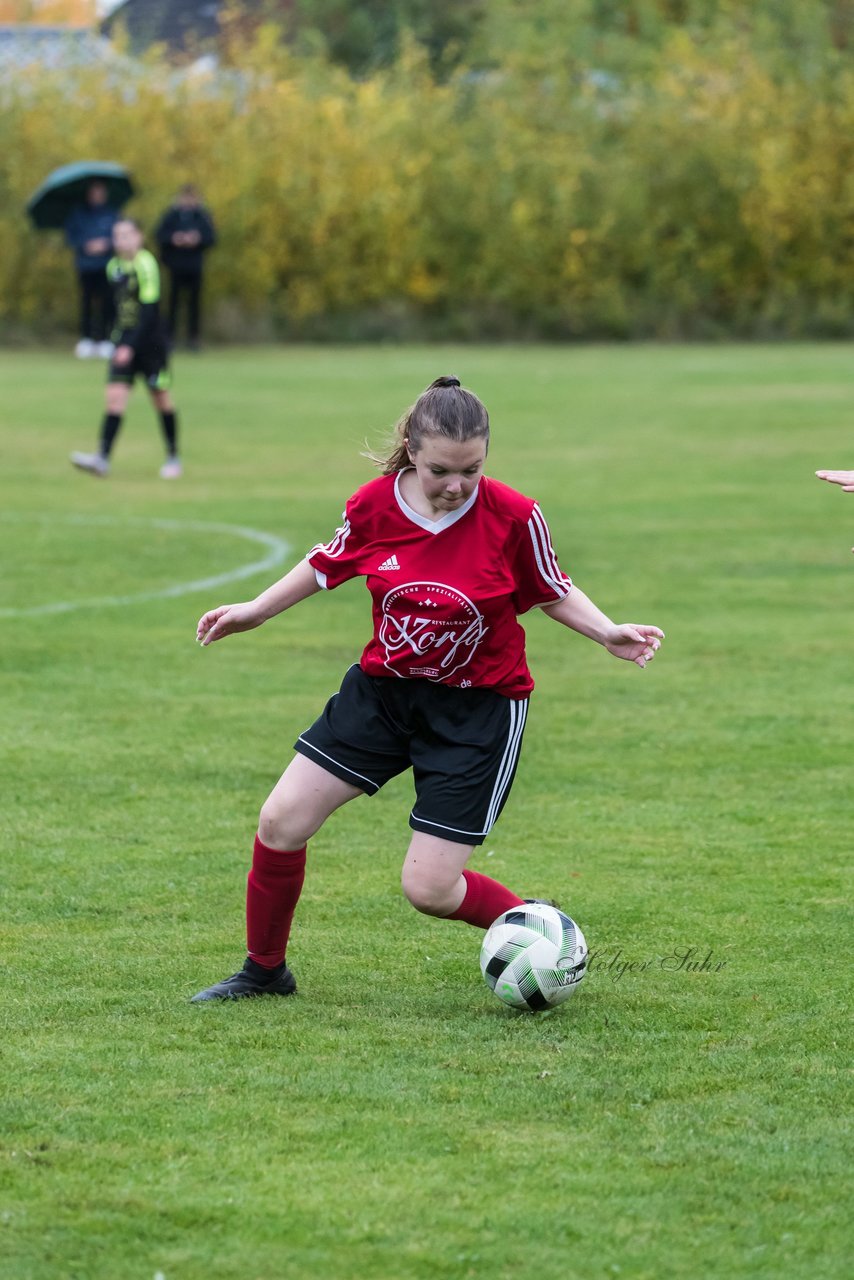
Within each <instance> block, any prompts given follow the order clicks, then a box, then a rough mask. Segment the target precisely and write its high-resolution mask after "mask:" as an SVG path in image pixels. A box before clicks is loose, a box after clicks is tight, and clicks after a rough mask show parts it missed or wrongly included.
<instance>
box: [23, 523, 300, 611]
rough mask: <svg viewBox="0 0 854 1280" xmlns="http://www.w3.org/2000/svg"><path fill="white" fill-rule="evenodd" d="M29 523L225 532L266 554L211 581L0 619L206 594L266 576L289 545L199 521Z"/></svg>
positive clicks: (57, 604) (42, 607) (65, 603)
mask: <svg viewBox="0 0 854 1280" xmlns="http://www.w3.org/2000/svg"><path fill="white" fill-rule="evenodd" d="M27 519H28V518H27V517H26V516H23V517H22V516H17V517H16V516H13V515H3V516H0V520H3V521H5V522H11V521H15V523H19V522H23V521H24V520H27ZM28 523H34V524H46V525H57V524H68V525H75V524H77V525H84V524H88V525H93V524H94V525H98V524H103V525H114V526H117V527H120V528H121V527H123V528H128V527H133V526H137V527H144V528H149V529H169V530H175V531H181V532H186V531H188V530H189V531H191V532H193V533H224V534H226V535H230V536H231V537H234V538H243V539H244V540H245V541H246V542H255V543H258V544H259V545H260V546H262V547H266V548H267V555H266V556H264V558H263V559H262V560H253V561H252V563H251V564H244V565H240V566H239V567H238V568H236V569H229V570H228V571H227V572H226V573H217V574H214V576H213V577H210V578H194V579H192V581H190V582H175V583H173V584H172V585H171V586H169V587H161V588H160V589H159V590H157V591H138V592H135V593H134V594H132V595H125V596H93V597H91V598H89V599H85V600H55V601H53V602H52V603H50V604H39V605H32V606H30V607H28V608H26V607H25V608H0V618H35V617H39V616H42V615H46V614H54V613H72V612H74V611H75V610H77V609H101V608H111V607H113V606H116V605H127V604H138V603H139V602H140V601H143V600H166V599H171V598H173V597H175V596H186V595H190V594H191V593H192V592H194V591H209V590H212V589H213V588H214V587H222V586H224V585H225V584H226V583H227V582H238V581H239V580H240V579H241V578H251V577H252V576H253V575H254V574H256V573H265V572H267V571H268V570H270V569H275V568H277V567H278V566H279V565H280V564H281V563H282V562H283V560H284V559H285V557H286V556H287V555H288V552H289V551H290V549H291V548H290V546H289V544H288V543H287V542H285V541H284V539H283V538H277V537H276V536H275V534H272V533H264V532H262V531H261V530H260V529H249V528H247V527H246V526H245V525H239V524H209V523H207V522H205V521H200V520H158V519H153V518H152V519H146V518H145V517H139V518H133V517H129V518H128V519H118V518H115V519H114V518H113V517H111V516H68V517H66V518H65V519H62V518H59V519H57V518H55V517H39V516H33V517H30V518H29V520H28Z"/></svg>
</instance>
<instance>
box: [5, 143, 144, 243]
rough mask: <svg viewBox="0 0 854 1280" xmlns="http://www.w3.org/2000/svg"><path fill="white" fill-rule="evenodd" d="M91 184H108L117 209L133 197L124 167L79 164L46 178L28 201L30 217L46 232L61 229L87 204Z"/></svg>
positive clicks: (104, 163)
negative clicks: (68, 218) (80, 207)
mask: <svg viewBox="0 0 854 1280" xmlns="http://www.w3.org/2000/svg"><path fill="white" fill-rule="evenodd" d="M90 182H103V183H104V185H105V186H106V188H107V192H108V196H107V201H108V203H109V204H111V205H112V206H113V208H114V209H120V208H121V207H122V205H123V204H125V203H126V202H127V201H128V200H129V199H130V197H131V196H132V195H133V183H132V182H131V180H130V175H129V174H128V171H127V169H125V168H123V167H122V165H120V164H110V163H109V162H108V161H102V160H79V161H77V162H76V163H75V164H64V165H62V167H61V168H59V169H54V171H53V173H51V174H49V175H48V177H47V178H45V180H44V182H43V183H42V184H41V186H40V187H39V189H38V191H35V192H34V193H33V194H32V195H31V196H30V198H29V200H28V201H27V213H28V214H29V215H30V217H31V218H32V220H33V222H34V223H35V225H36V226H37V227H39V228H41V229H42V230H44V229H45V228H48V227H55V228H60V229H61V228H62V227H64V226H65V220H66V218H67V217H68V215H69V213H70V212H71V210H72V209H73V208H74V207H75V205H78V204H85V202H86V191H87V189H88V187H89V184H90Z"/></svg>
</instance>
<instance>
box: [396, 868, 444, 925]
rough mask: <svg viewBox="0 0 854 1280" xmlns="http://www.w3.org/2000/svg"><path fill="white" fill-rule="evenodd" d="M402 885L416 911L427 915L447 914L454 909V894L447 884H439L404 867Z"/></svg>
mask: <svg viewBox="0 0 854 1280" xmlns="http://www.w3.org/2000/svg"><path fill="white" fill-rule="evenodd" d="M400 882H401V887H402V889H403V892H404V894H405V895H406V897H407V899H408V900H409V902H410V903H411V904H412V906H413V907H414V908H415V910H416V911H420V912H421V914H422V915H425V916H446V915H449V914H450V912H451V911H453V909H454V902H453V895H452V893H451V892H450V890H449V887H448V886H447V885H443V884H439V883H437V882H436V881H435V880H431V879H428V878H427V877H425V876H423V875H420V874H419V873H418V872H417V871H413V870H412V869H411V868H409V867H404V869H403V874H402V875H401V878H400Z"/></svg>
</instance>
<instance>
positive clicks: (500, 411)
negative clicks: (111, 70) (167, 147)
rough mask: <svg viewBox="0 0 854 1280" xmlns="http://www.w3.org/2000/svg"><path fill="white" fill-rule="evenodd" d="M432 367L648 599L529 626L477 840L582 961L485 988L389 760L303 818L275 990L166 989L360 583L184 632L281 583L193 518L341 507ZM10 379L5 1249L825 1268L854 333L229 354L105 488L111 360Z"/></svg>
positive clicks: (113, 1273)
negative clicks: (454, 376)
mask: <svg viewBox="0 0 854 1280" xmlns="http://www.w3.org/2000/svg"><path fill="white" fill-rule="evenodd" d="M444 372H456V373H458V374H459V375H460V376H461V377H462V379H463V381H464V383H465V384H466V385H469V386H471V387H473V388H474V389H475V390H477V391H478V392H479V393H480V394H481V395H482V397H483V398H484V400H485V401H486V403H487V405H488V406H489V408H490V411H491V415H492V420H493V447H492V451H491V455H490V466H489V470H490V471H491V473H492V474H494V475H496V476H498V477H499V478H501V479H503V480H506V481H508V482H509V483H511V484H513V485H515V486H516V487H517V488H520V489H522V490H523V491H525V492H527V493H530V494H532V495H533V496H535V497H537V498H538V499H539V500H540V502H541V503H542V506H543V508H544V510H545V512H546V514H547V516H548V518H549V520H550V523H551V527H552V532H553V534H554V538H555V542H556V546H557V548H558V550H559V554H560V556H561V559H562V561H563V563H564V566H565V567H566V568H567V569H568V570H569V571H570V572H571V573H572V574H573V576H574V577H575V579H576V580H577V582H578V583H579V585H581V586H582V587H583V588H584V589H585V590H586V591H587V592H588V594H590V595H591V596H592V597H593V599H594V600H595V601H596V602H597V603H598V604H600V605H601V607H603V608H604V609H605V610H606V611H608V612H609V613H611V615H612V616H613V617H615V618H617V619H618V620H633V621H640V622H653V623H656V624H658V625H660V626H662V627H663V628H664V630H665V631H666V633H667V641H666V645H665V647H664V650H663V651H662V653H661V655H659V657H658V659H657V660H656V662H655V663H654V664H653V665H652V667H651V668H650V669H649V670H648V671H643V672H642V671H640V670H639V669H637V668H635V667H630V666H629V665H628V664H625V663H619V662H616V661H614V660H613V659H612V658H610V657H609V656H608V655H607V654H606V653H605V652H604V651H603V650H601V649H599V648H598V647H597V646H595V645H593V644H591V643H590V642H589V641H585V640H583V639H581V638H580V637H577V636H574V635H571V634H569V633H567V632H566V631H564V630H563V629H562V628H558V627H556V626H555V625H554V624H552V623H551V622H549V621H548V620H547V619H546V618H544V617H543V616H541V615H536V616H533V617H531V618H530V619H529V623H528V628H527V629H528V636H529V658H530V661H531V665H532V668H533V670H534V675H535V678H536V679H537V682H538V687H537V691H536V693H535V695H534V699H533V701H532V706H531V714H530V717H529V720H528V731H527V741H526V745H525V751H524V753H523V758H522V764H521V766H520V770H519V774H518V777H517V780H516V784H515V788H514V793H513V796H512V798H511V801H510V803H509V805H508V807H507V809H506V810H505V814H504V816H503V817H502V819H501V821H500V823H499V825H498V826H497V827H496V829H495V831H494V833H493V836H492V837H491V838H490V840H489V842H488V843H487V844H486V845H484V847H483V849H482V850H480V851H479V852H478V853H476V854H475V857H474V860H473V865H474V866H475V867H476V868H479V869H481V870H484V871H486V872H488V873H490V874H493V875H496V876H497V877H499V878H501V879H504V880H506V881H507V882H508V883H509V884H510V885H511V887H513V888H514V889H516V890H517V891H518V892H519V893H521V894H522V895H523V896H530V897H533V896H548V897H551V896H554V897H556V898H558V899H559V900H560V901H561V903H562V904H563V905H564V906H565V907H566V909H568V910H570V911H571V913H572V914H573V915H574V916H576V918H577V919H578V920H579V922H580V923H581V925H582V927H583V929H584V930H585V932H586V935H587V938H588V941H589V943H590V945H591V948H592V950H593V952H594V960H593V964H592V966H591V972H590V975H589V978H588V979H587V981H586V982H585V984H584V986H583V988H582V990H581V991H580V992H579V993H578V995H577V996H576V997H575V998H574V999H573V1000H571V1001H570V1002H569V1003H568V1004H567V1005H565V1006H564V1007H563V1008H562V1009H560V1010H558V1011H556V1012H554V1013H552V1014H549V1015H546V1016H539V1017H529V1016H519V1015H514V1014H512V1013H510V1012H509V1011H507V1010H505V1009H504V1008H503V1007H502V1006H501V1005H500V1004H499V1003H498V1001H497V1000H495V998H494V997H493V996H492V995H491V994H490V993H489V992H488V991H487V989H486V987H485V986H484V985H483V984H482V982H481V978H480V974H479V971H478V966H477V955H478V948H479V937H480V935H479V934H478V933H476V932H475V931H474V930H471V929H468V928H467V927H466V926H463V925H459V924H449V923H442V922H439V921H433V920H428V919H426V918H425V917H421V916H418V915H417V914H416V913H415V912H414V911H412V910H411V909H410V908H409V907H408V906H407V905H406V903H405V902H404V900H403V899H402V897H401V894H400V891H399V887H398V875H399V867H400V863H401V860H402V854H403V851H404V849H405V846H406V843H407V839H408V827H407V815H408V812H409V805H410V784H409V782H408V779H400V780H398V781H397V782H395V783H394V784H393V785H391V786H390V787H389V788H387V789H386V790H385V791H384V792H383V793H381V795H380V796H378V797H376V798H375V799H372V800H370V801H369V800H365V799H361V800H358V801H356V802H355V803H354V804H353V805H351V806H349V808H347V809H346V810H344V811H342V812H341V813H339V814H337V815H336V816H335V817H334V818H333V820H332V821H331V822H330V823H329V824H328V826H327V827H326V828H325V829H324V831H323V832H322V833H321V834H320V835H319V836H318V837H317V839H316V840H315V841H314V843H313V845H312V847H311V849H310V851H309V859H310V865H309V876H308V878H307V881H306V890H305V894H304V897H303V900H302V903H301V905H300V910H299V913H298V917H297V923H296V926H295V931H294V936H293V938H292V944H291V948H290V952H289V958H290V961H291V963H292V965H293V968H294V970H295V972H296V975H297V978H298V980H299V983H300V995H299V996H298V997H297V998H296V999H293V1000H286V1001H285V1000H282V1001H274V1000H263V1001H246V1002H242V1003H240V1004H235V1005H231V1006H216V1007H198V1006H192V1005H190V1004H189V1003H188V997H189V996H190V995H191V994H192V993H193V992H194V991H196V990H198V989H199V988H200V987H202V986H206V985H208V984H209V983H210V982H213V981H215V980H217V979H219V978H221V977H224V976H226V975H227V974H229V973H231V972H233V970H234V969H235V968H237V967H238V966H239V964H240V962H241V961H242V957H243V954H244V953H243V920H242V911H243V892H244V883H245V874H246V871H247V869H248V864H249V857H250V849H251V840H252V835H253V832H254V823H255V818H256V816H257V810H258V807H259V805H260V803H261V801H262V800H263V799H264V797H265V795H266V794H267V791H268V790H269V788H270V786H271V784H272V783H273V781H274V780H275V778H276V777H277V776H278V774H279V772H280V771H281V769H282V768H283V767H284V765H285V764H286V763H287V761H288V759H289V757H290V752H291V744H292V742H293V739H294V738H295V736H296V734H297V733H298V732H299V731H300V730H301V729H302V728H304V727H305V725H306V724H307V723H309V722H310V720H311V719H312V718H313V717H314V715H315V714H316V713H317V711H318V709H319V708H320V706H321V705H322V702H323V700H324V699H325V698H326V697H327V696H328V694H329V693H330V692H331V691H332V690H333V689H334V688H336V687H337V684H338V682H339V679H340V676H341V674H342V672H343V670H344V668H345V667H346V665H348V664H349V663H350V662H351V661H353V660H354V658H355V657H356V656H357V655H358V653H359V651H360V649H361V646H362V644H363V643H364V640H365V639H366V638H367V628H368V616H369V614H368V602H367V598H366V596H365V593H364V588H363V587H361V586H360V585H358V584H349V585H348V586H347V587H345V588H342V589H341V590H340V591H338V592H336V593H334V594H331V595H329V596H322V597H315V598H314V599H312V600H310V601H308V602H306V603H305V604H303V605H302V606H301V607H300V608H299V609H298V610H295V611H294V612H293V613H292V614H288V615H286V616H284V617H282V618H279V619H277V620H276V621H274V622H273V623H271V624H269V625H268V626H267V627H265V628H264V629H263V630H261V631H259V632H256V633H254V634H252V635H249V636H242V637H236V638H234V639H232V640H229V641H227V642H226V643H224V644H222V645H217V646H214V648H212V649H210V650H204V651H202V650H200V649H199V648H198V647H197V646H196V645H195V644H194V642H193V636H194V627H195V622H196V619H197V618H198V616H199V614H200V613H201V612H202V611H203V610H204V609H206V608H209V607H212V606H213V605H215V604H218V603H221V602H223V601H227V600H230V599H242V598H247V597H248V596H251V595H253V594H255V593H256V592H257V591H259V590H261V589H262V588H263V586H265V585H266V584H267V583H268V582H269V581H270V580H272V579H273V578H275V577H277V576H278V575H279V572H280V570H279V569H278V568H275V569H270V568H268V569H267V570H264V571H261V572H259V573H258V574H256V575H255V576H253V577H251V578H249V579H247V580H246V581H243V582H241V581H237V582H235V583H234V584H231V585H226V586H221V587H220V586H216V587H211V588H208V589H197V590H194V589H186V590H185V591H184V592H183V593H182V594H173V595H171V596H170V595H163V594H162V593H163V592H164V591H167V590H169V589H170V588H173V587H175V586H176V584H192V583H193V582H198V581H199V580H201V579H206V578H211V577H215V576H216V575H218V574H222V573H225V572H227V571H230V570H235V571H236V570H239V569H240V567H241V566H243V565H246V564H251V563H252V562H255V561H258V560H263V559H264V558H266V557H268V556H273V555H274V554H275V546H276V544H275V541H273V542H272V543H268V544H267V545H259V544H257V543H256V542H252V541H249V540H247V535H246V534H245V533H244V534H240V533H235V532H234V530H233V529H224V528H223V527H222V526H239V527H240V528H241V529H242V530H244V531H245V530H255V531H258V532H260V533H263V534H266V535H268V536H272V537H273V539H282V540H284V541H285V542H286V543H287V544H288V546H289V547H290V548H291V549H292V550H291V552H290V554H289V556H288V557H286V559H285V561H284V562H283V564H284V565H289V564H290V563H291V562H292V561H294V560H296V559H297V558H298V557H299V556H300V555H302V554H303V553H304V551H305V550H306V549H307V548H308V547H309V546H311V545H312V544H313V543H314V542H316V541H318V540H320V539H324V540H325V539H326V538H328V537H329V536H330V535H331V533H332V531H333V529H334V528H335V526H336V524H337V522H338V519H339V516H340V512H341V509H342V506H343V502H344V499H345V498H346V497H347V496H348V494H349V493H350V492H351V491H352V490H353V489H354V488H355V487H356V486H357V485H358V484H359V483H361V482H362V481H363V480H365V479H367V478H369V476H370V474H371V472H370V470H369V468H368V466H367V464H366V463H365V462H364V460H363V459H361V458H360V457H359V450H360V448H362V447H363V441H364V438H365V436H366V435H368V436H370V438H371V440H372V442H373V443H377V441H378V440H379V439H380V438H381V437H382V434H383V431H384V429H385V428H386V427H388V426H389V425H390V424H391V423H392V422H393V421H394V419H395V418H396V416H397V414H398V412H399V411H400V410H401V409H402V408H403V407H404V406H405V405H406V404H407V403H409V402H410V401H411V400H412V399H414V398H415V395H416V394H417V393H418V391H420V389H421V388H422V387H423V386H425V385H426V384H427V383H428V382H429V381H430V380H431V379H432V378H433V377H435V376H436V375H438V374H439V373H444ZM0 374H2V379H3V386H4V397H3V404H2V409H0V415H2V422H3V430H2V438H3V459H4V463H3V468H2V474H0V493H1V494H2V502H0V540H2V575H3V583H2V592H0V613H1V614H2V619H3V644H2V648H0V663H2V670H3V716H2V723H1V724H0V736H1V741H2V756H0V771H2V773H1V774H0V776H2V779H3V784H2V793H3V804H2V810H3V814H2V822H3V848H2V868H3V874H2V884H0V893H2V926H0V927H2V934H3V963H4V976H3V984H2V1038H0V1090H2V1114H1V1115H0V1259H2V1263H0V1272H2V1275H3V1277H4V1280H154V1277H155V1276H159V1277H163V1278H165V1280H308V1278H309V1277H311V1278H312V1280H315V1278H320V1280H325V1278H326V1277H329V1278H330V1280H332V1278H334V1280H364V1278H366V1277H368V1278H374V1277H376V1278H380V1280H410V1278H411V1280H422V1278H423V1280H434V1278H435V1280H439V1278H441V1280H452V1278H453V1280H456V1278H457V1277H459V1278H467V1277H477V1278H480V1277H485V1278H489V1280H498V1278H499V1277H500V1278H502V1280H503V1278H504V1277H507V1278H509V1277H513V1278H514V1280H528V1278H529V1277H540V1276H545V1275H549V1276H560V1277H562V1280H598V1278H599V1277H613V1276H619V1277H623V1278H624V1280H625V1278H628V1277H631V1278H632V1280H663V1278H668V1277H675V1278H677V1280H683V1278H686V1280H695V1278H696V1280H717V1278H720V1280H725V1278H729V1277H768V1278H769V1280H778V1278H780V1277H783V1276H786V1277H798V1278H800V1277H804V1278H806V1277H810V1280H820V1278H823V1277H840V1278H841V1277H843V1276H844V1277H847V1276H848V1275H849V1274H850V1266H851V1257H852V1239H851V1230H850V1222H849V1218H848V1217H847V1215H846V1210H845V1203H844V1197H843V1194H842V1191H843V1188H844V1185H845V1180H846V1177H847V1175H848V1173H849V1171H850V1146H847V1142H848V1138H849V1136H850V1131H849V1133H846V1123H847V1116H850V1109H847V1108H846V1102H848V1103H849V1104H850V1074H849V1072H850V1038H849V1036H848V1029H847V1024H846V1007H847V1005H848V1002H849V1001H850V996H851V983H850V959H848V960H847V959H846V943H847V942H848V941H849V940H850V925H851V919H850V914H849V912H848V909H847V906H846V902H847V898H846V890H845V886H844V883H843V881H844V875H845V864H846V861H847V860H848V858H849V855H850V850H851V846H852V832H854V810H853V809H852V801H851V797H852V784H851V745H852V732H854V728H852V727H854V682H852V679H851V662H852V640H854V626H852V620H854V611H852V608H851V592H852V574H854V560H852V556H851V551H850V547H851V545H852V543H854V496H852V497H847V496H843V495H841V493H840V491H839V490H838V489H835V488H831V487H830V486H827V485H822V484H820V483H819V482H818V481H817V480H815V479H813V478H812V473H813V471H814V470H815V469H816V468H817V467H821V466H833V467H836V466H848V467H851V466H854V441H853V440H852V432H851V421H852V410H854V357H852V353H851V351H850V349H849V348H846V347H843V346H833V345H828V346H821V347H818V346H797V347H750V348H733V347H726V346H721V347H714V348H702V347H681V348H674V349H664V348H654V347H653V348H643V347H641V348H628V349H607V348H585V349H566V348H539V347H533V348H464V349H453V350H452V349H447V348H443V349H425V348H412V349H398V348H388V349H384V348H376V349H347V350H335V349H322V350H320V349H291V350H253V351H248V350H246V351H243V350H229V351H223V352H213V351H211V352H209V353H207V354H205V355H204V356H202V357H201V358H199V359H196V360H192V359H188V358H184V359H179V361H178V368H177V384H176V395H177V398H178V402H179V408H180V410H181V414H182V422H183V426H184V432H185V460H186V466H187V474H186V478H185V479H184V480H183V481H181V482H177V483H172V484H170V483H164V482H162V481H160V480H159V479H158V477H157V467H158V465H159V462H160V446H159V441H158V437H157V432H156V429H155V425H154V420H153V416H152V415H151V412H150V409H149V406H148V405H147V404H145V403H143V401H142V393H141V392H138V393H137V400H136V401H135V402H134V404H133V405H132V408H131V411H130V414H129V416H128V420H127V422H126V426H125V433H124V436H123V437H122V438H121V439H120V441H119V445H118V448H117V451H116V456H115V464H114V472H113V475H112V477H111V478H110V479H109V480H108V481H95V480H91V479H90V478H89V477H87V476H84V475H81V474H77V473H74V472H72V469H71V467H70V466H69V465H68V462H67V455H68V452H69V451H70V450H71V449H73V448H89V447H91V446H92V445H93V444H94V439H95V428H96V424H97V421H98V418H99V414H100V394H101V384H102V379H103V368H102V366H101V365H96V364H93V363H86V364H81V363H77V362H75V361H74V360H73V359H71V358H70V357H69V356H66V355H59V354H36V353H32V354H28V353H23V354H21V353H18V354H15V355H14V356H13V355H10V354H8V353H6V354H3V355H0ZM205 526H217V527H216V528H206V527H205ZM271 547H272V549H271ZM158 593H161V594H158ZM133 597H138V598H136V599H134V598H133ZM110 599H112V600H122V601H123V603H109V600H110ZM105 600H106V601H107V602H105ZM59 606H61V608H60V607H59ZM704 962H705V964H704ZM691 965H697V966H700V967H698V968H691V967H690V966H691Z"/></svg>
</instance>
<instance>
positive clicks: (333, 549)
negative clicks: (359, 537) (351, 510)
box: [306, 515, 350, 560]
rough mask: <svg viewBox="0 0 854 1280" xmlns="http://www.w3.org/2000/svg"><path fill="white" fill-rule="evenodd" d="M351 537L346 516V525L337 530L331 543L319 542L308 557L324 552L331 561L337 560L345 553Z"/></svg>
mask: <svg viewBox="0 0 854 1280" xmlns="http://www.w3.org/2000/svg"><path fill="white" fill-rule="evenodd" d="M349 536H350V521H349V520H348V519H347V517H346V515H345V516H344V523H343V524H342V525H341V527H340V529H336V530H335V534H334V536H333V537H332V538H331V539H330V540H329V542H318V544H317V546H315V547H312V548H311V551H309V553H308V555H309V556H313V555H314V553H315V551H322V552H323V554H324V555H326V556H329V558H330V560H335V559H337V557H338V556H340V555H341V554H342V553H343V551H344V547H345V545H346V543H347V539H348V537H349ZM306 558H308V557H306Z"/></svg>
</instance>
